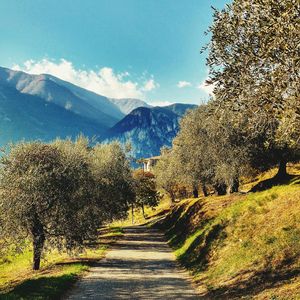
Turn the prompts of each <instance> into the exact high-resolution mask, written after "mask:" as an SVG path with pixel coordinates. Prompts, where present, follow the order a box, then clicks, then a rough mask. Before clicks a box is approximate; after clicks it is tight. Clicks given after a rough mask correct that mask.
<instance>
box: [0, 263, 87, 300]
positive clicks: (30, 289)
mask: <svg viewBox="0 0 300 300" xmlns="http://www.w3.org/2000/svg"><path fill="white" fill-rule="evenodd" d="M87 269H88V266H87V265H85V264H82V263H70V264H66V265H61V266H56V267H53V268H52V269H50V270H48V272H44V273H41V274H37V275H35V276H33V277H32V278H30V279H26V280H24V281H23V282H22V283H21V284H19V285H17V286H16V287H15V288H14V289H13V290H12V291H10V292H6V293H3V294H0V299H3V300H4V299H9V300H10V299H24V300H25V299H28V300H29V299H59V298H60V297H62V295H63V294H64V293H65V292H66V291H67V290H68V289H69V288H70V286H72V285H73V284H74V283H75V282H76V280H77V279H78V277H79V276H80V275H81V274H83V272H84V271H86V270H87Z"/></svg>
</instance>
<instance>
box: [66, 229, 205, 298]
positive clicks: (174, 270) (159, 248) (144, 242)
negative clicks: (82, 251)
mask: <svg viewBox="0 0 300 300" xmlns="http://www.w3.org/2000/svg"><path fill="white" fill-rule="evenodd" d="M68 299H111V300H113V299H146V300H150V299H161V300H162V299H174V300H175V299H199V297H198V296H197V295H196V292H195V290H194V288H193V287H192V285H191V284H190V282H189V281H188V276H187V274H186V273H185V272H184V271H183V270H181V269H179V268H178V267H177V263H176V262H175V258H174V256H173V253H172V252H171V250H170V248H169V246H168V245H167V243H166V242H165V241H164V237H163V235H162V234H161V233H159V232H157V231H155V230H152V229H148V228H146V227H142V226H136V227H128V228H125V235H124V237H123V238H122V240H120V241H119V242H118V243H117V244H115V245H114V247H113V248H112V249H111V250H110V251H109V252H108V253H107V255H106V258H105V259H104V260H102V261H100V262H99V264H98V265H96V266H94V267H92V268H91V270H90V272H89V273H88V275H87V276H86V277H84V278H83V279H82V280H81V281H79V282H78V283H77V284H76V286H75V287H74V289H73V290H72V291H71V293H70V295H69V296H68Z"/></svg>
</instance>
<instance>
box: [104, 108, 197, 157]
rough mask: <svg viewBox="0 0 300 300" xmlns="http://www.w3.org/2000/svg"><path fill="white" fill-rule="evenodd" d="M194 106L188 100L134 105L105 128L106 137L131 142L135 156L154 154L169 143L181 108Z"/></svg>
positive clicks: (175, 131) (181, 112) (177, 127)
mask: <svg viewBox="0 0 300 300" xmlns="http://www.w3.org/2000/svg"><path fill="white" fill-rule="evenodd" d="M195 107H196V105H189V104H184V105H181V104H179V105H177V104H173V105H170V106H164V107H159V106H155V107H138V108H136V109H134V110H133V111H131V112H130V113H129V114H128V115H127V116H125V117H124V118H123V119H122V120H121V121H119V122H118V123H117V124H115V125H114V126H113V127H112V128H111V129H109V130H108V131H107V133H106V135H105V137H106V141H112V140H118V141H120V142H121V143H123V144H125V143H127V142H129V143H131V145H132V154H133V156H134V157H135V158H141V157H150V156H155V155H158V154H159V153H160V149H161V147H163V146H171V144H172V140H173V138H174V137H175V136H176V134H177V132H178V130H179V120H180V118H181V117H182V116H183V114H184V113H185V111H186V110H187V109H193V108H195Z"/></svg>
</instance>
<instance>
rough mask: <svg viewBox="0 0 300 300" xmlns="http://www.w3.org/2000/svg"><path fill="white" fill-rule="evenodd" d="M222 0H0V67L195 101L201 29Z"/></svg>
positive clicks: (202, 72)
mask: <svg viewBox="0 0 300 300" xmlns="http://www.w3.org/2000/svg"><path fill="white" fill-rule="evenodd" d="M229 1H230V0H0V37H1V42H0V66H3V67H8V68H13V69H16V70H22V71H26V72H28V73H33V74H41V73H48V74H52V75H54V76H57V77H59V78H61V79H64V80H67V81H70V82H72V83H74V84H77V85H79V86H81V87H84V88H87V89H89V90H92V91H94V92H96V93H98V94H101V95H104V96H107V97H112V98H139V99H143V100H146V101H147V102H148V103H151V104H156V105H167V104H169V103H173V102H181V103H195V104H199V103H202V102H203V101H205V100H207V99H208V97H209V94H210V93H211V90H212V87H211V86H207V85H206V84H205V79H206V78H207V76H208V67H207V66H206V56H207V53H204V54H200V49H201V48H202V47H203V46H204V45H205V44H206V43H207V42H208V41H209V36H207V35H205V34H204V33H205V31H206V30H207V29H208V27H209V26H210V24H211V23H212V8H211V6H213V7H216V8H219V9H221V8H223V7H224V6H225V4H226V3H228V2H229Z"/></svg>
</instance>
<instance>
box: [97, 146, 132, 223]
mask: <svg viewBox="0 0 300 300" xmlns="http://www.w3.org/2000/svg"><path fill="white" fill-rule="evenodd" d="M92 159H93V164H92V173H93V177H94V178H95V180H96V183H97V185H96V189H97V194H98V196H97V199H98V200H97V201H101V203H100V206H99V207H100V211H101V213H103V214H105V218H106V219H108V220H110V221H113V220H114V219H118V218H119V219H120V218H125V217H126V216H127V213H128V208H129V205H130V204H131V203H132V202H133V201H134V197H135V193H134V182H133V178H132V173H131V169H130V163H129V160H128V159H127V158H126V153H125V152H124V150H123V149H122V147H121V145H120V143H118V142H113V143H110V144H98V145H96V146H95V147H94V148H93V150H92Z"/></svg>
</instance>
